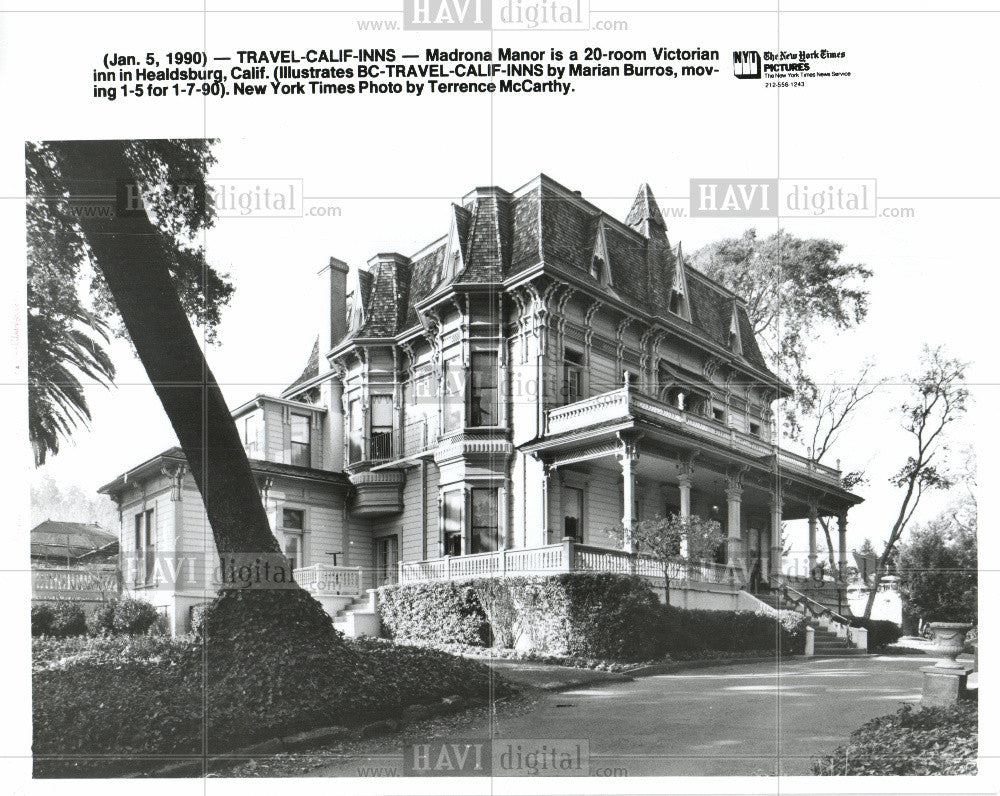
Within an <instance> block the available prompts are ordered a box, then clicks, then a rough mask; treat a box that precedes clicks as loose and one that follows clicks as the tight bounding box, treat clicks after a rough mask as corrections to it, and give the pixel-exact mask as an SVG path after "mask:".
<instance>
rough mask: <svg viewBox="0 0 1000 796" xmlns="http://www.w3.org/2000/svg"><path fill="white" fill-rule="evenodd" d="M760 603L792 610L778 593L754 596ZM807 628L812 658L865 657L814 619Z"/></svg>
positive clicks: (859, 650) (864, 652)
mask: <svg viewBox="0 0 1000 796" xmlns="http://www.w3.org/2000/svg"><path fill="white" fill-rule="evenodd" d="M754 596H755V597H756V598H757V599H758V600H760V601H761V602H762V603H766V604H767V605H770V606H771V607H772V608H776V609H778V610H780V611H783V610H794V608H793V607H792V606H791V605H788V604H786V603H785V601H784V600H782V599H781V595H780V593H778V592H764V593H762V594H755V595H754ZM809 626H810V627H811V628H812V629H813V632H814V634H815V635H814V636H813V657H816V658H819V657H823V658H833V657H836V658H839V657H842V656H854V655H866V654H867V651H866V650H863V649H859V648H858V647H855V646H854V645H853V644H851V642H850V641H848V640H847V639H846V638H841V637H840V636H838V635H837V634H836V633H835V632H834V631H832V630H828V629H827V628H825V627H823V625H821V624H820V623H819V622H818V621H817V620H816V619H809Z"/></svg>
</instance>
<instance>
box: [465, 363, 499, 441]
mask: <svg viewBox="0 0 1000 796" xmlns="http://www.w3.org/2000/svg"><path fill="white" fill-rule="evenodd" d="M498 398H499V396H498V394H497V355H496V352H495V351H475V352H473V354H472V385H471V390H470V394H469V425H470V426H497V425H499V424H500V416H499V413H498V411H497V410H498V409H499V400H498Z"/></svg>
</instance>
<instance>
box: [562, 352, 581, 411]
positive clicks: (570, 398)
mask: <svg viewBox="0 0 1000 796" xmlns="http://www.w3.org/2000/svg"><path fill="white" fill-rule="evenodd" d="M581 398H583V354H581V353H579V352H577V351H571V350H570V349H568V348H567V349H566V351H565V353H564V354H563V401H564V402H565V403H568V404H571V403H573V402H574V401H579V400H580V399H581Z"/></svg>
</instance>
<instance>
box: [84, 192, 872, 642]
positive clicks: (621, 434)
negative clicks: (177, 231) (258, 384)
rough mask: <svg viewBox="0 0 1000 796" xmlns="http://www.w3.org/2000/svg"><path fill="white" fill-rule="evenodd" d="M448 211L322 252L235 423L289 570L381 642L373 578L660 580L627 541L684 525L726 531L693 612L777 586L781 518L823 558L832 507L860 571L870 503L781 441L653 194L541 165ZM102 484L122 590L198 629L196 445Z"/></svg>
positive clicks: (776, 392)
mask: <svg viewBox="0 0 1000 796" xmlns="http://www.w3.org/2000/svg"><path fill="white" fill-rule="evenodd" d="M448 214H449V215H448V218H447V219H443V222H446V223H442V227H441V232H444V233H445V234H444V235H442V236H441V237H439V238H437V239H435V240H434V241H432V242H431V243H430V244H428V245H427V246H425V247H424V248H423V249H420V250H419V251H416V252H414V253H412V254H409V255H404V254H399V253H396V252H385V253H380V254H377V255H375V256H374V257H373V258H371V260H369V262H368V264H367V266H366V267H353V268H349V267H348V266H347V265H346V264H345V263H343V262H341V261H339V260H337V259H335V258H332V259H331V260H330V263H329V265H328V266H327V267H326V268H325V269H324V270H323V272H322V273H321V276H322V279H323V280H324V287H323V289H324V291H325V292H326V293H328V295H329V299H330V301H329V313H328V315H326V316H325V317H324V318H322V319H321V333H320V336H319V340H318V342H317V344H316V346H315V348H314V349H313V352H312V355H311V357H310V358H309V361H308V364H307V366H306V368H305V370H304V372H303V373H302V375H301V376H300V377H299V379H297V380H296V381H295V383H294V384H292V385H291V386H289V387H288V388H287V389H286V390H285V391H284V392H282V393H281V394H280V395H277V396H264V395H261V396H257V397H256V398H254V399H253V400H251V401H249V402H247V403H246V404H244V405H243V406H241V407H239V408H237V409H236V410H235V411H234V413H233V414H234V418H235V420H236V422H237V424H238V425H239V428H240V431H241V433H242V434H243V435H244V442H245V445H246V449H247V453H248V455H249V456H250V459H251V464H252V467H253V469H254V472H255V473H256V475H257V478H258V484H259V486H260V490H261V497H262V500H263V501H264V503H265V505H266V507H267V510H268V513H269V516H270V518H271V520H272V523H273V528H274V530H275V533H276V535H277V536H278V537H279V541H281V542H282V544H283V546H284V550H285V552H286V554H287V556H288V558H289V559H290V561H291V563H292V565H293V566H294V567H295V568H296V579H297V580H298V581H299V582H300V583H302V584H303V585H304V586H306V587H307V588H309V589H311V590H312V591H313V593H314V594H316V596H317V597H318V598H319V599H321V601H322V602H323V603H324V605H325V606H326V607H327V610H328V611H330V613H331V614H333V615H334V616H335V617H336V620H337V623H338V626H340V627H342V628H344V629H346V630H348V631H349V632H371V631H372V629H373V627H372V625H373V617H372V612H371V604H370V603H369V602H368V596H367V590H368V589H371V588H373V587H377V586H379V585H383V584H386V583H392V582H404V583H405V582H416V581H421V580H427V579H443V578H469V577H476V576H482V577H486V576H489V577H496V576H503V575H504V574H518V573H521V574H545V573H548V572H560V571H576V570H586V571H594V570H597V571H612V572H635V573H637V574H640V575H643V576H645V577H648V578H649V579H650V580H652V581H656V580H657V579H658V578H661V577H662V575H661V571H660V569H659V568H658V567H657V566H655V565H653V564H652V563H651V562H650V561H649V560H647V559H645V558H644V557H643V556H642V555H641V551H639V553H638V554H637V553H636V552H635V551H634V550H633V549H632V548H633V545H632V541H631V539H630V538H629V534H628V531H627V529H628V528H629V527H630V526H631V525H632V524H633V522H634V521H635V520H637V519H639V518H643V517H651V516H654V515H667V514H670V513H674V514H678V515H680V516H682V517H683V516H690V515H698V516H701V517H703V518H712V519H716V520H718V521H719V522H720V523H721V524H722V526H723V528H724V530H725V534H726V542H725V544H724V545H723V546H722V547H721V548H720V549H719V551H718V554H717V556H716V557H715V558H714V560H710V561H702V562H684V563H682V562H678V565H677V568H676V572H675V574H674V576H672V584H671V585H672V591H671V600H672V601H674V600H677V601H678V603H679V604H682V605H689V606H692V607H709V608H736V607H737V606H738V605H739V599H740V593H741V591H743V590H746V589H748V588H754V589H766V588H767V587H768V585H769V584H773V583H775V582H776V581H778V580H780V579H781V578H782V577H783V575H782V572H783V561H782V549H783V545H782V538H781V529H782V522H783V521H785V520H795V519H808V524H807V533H808V539H807V540H805V542H804V543H800V542H798V541H797V540H792V544H793V546H799V547H801V548H805V547H806V546H808V548H807V549H808V551H809V552H808V562H807V565H808V568H809V570H810V571H812V570H813V569H814V568H815V566H816V563H817V544H816V529H817V522H818V519H819V518H820V517H829V518H836V520H837V532H838V534H839V538H838V541H839V561H840V564H841V566H845V565H846V558H847V540H846V529H847V524H846V523H847V521H846V515H847V511H848V509H849V508H850V507H851V506H852V505H855V504H856V503H858V502H859V501H860V498H859V497H857V496H855V495H853V494H851V493H850V492H848V491H847V490H845V489H844V488H843V486H842V485H841V477H840V475H841V474H840V472H839V471H837V470H835V469H832V468H830V467H826V466H823V465H820V464H818V463H815V462H813V461H811V460H810V459H808V458H806V457H802V456H799V455H796V454H794V453H792V452H790V451H787V450H784V449H782V448H780V447H779V446H778V445H777V444H776V434H775V432H774V427H775V421H774V417H773V412H774V406H775V401H777V400H778V399H779V398H781V397H783V396H787V395H789V394H790V392H791V390H790V387H789V386H788V385H787V384H785V383H783V382H782V381H781V379H779V378H778V377H777V376H776V375H775V374H774V373H772V372H771V371H770V370H769V369H768V367H767V365H766V363H765V361H764V358H763V357H762V355H761V351H760V349H759V347H758V343H757V340H756V339H755V337H754V332H753V328H752V326H751V323H750V320H749V318H748V315H747V307H746V305H745V303H744V302H743V300H742V299H741V298H740V297H739V296H737V295H735V294H734V293H732V292H731V291H730V290H728V289H726V288H725V287H723V286H722V285H721V284H719V283H717V282H715V281H713V280H712V279H710V278H709V277H707V276H706V275H704V274H702V273H700V272H699V271H698V270H696V269H695V268H693V267H691V266H689V265H688V264H687V263H686V262H685V259H684V254H683V251H682V249H681V246H680V245H676V246H674V245H672V244H671V243H670V241H669V239H668V236H667V228H666V224H665V223H664V219H663V216H662V214H661V212H660V210H659V208H658V207H657V204H656V201H655V199H654V198H653V195H652V193H651V191H650V189H649V188H648V186H645V185H644V186H643V187H642V188H641V189H640V191H639V194H638V196H637V197H636V199H635V202H634V204H633V206H632V209H631V211H630V212H629V214H628V216H627V217H626V218H625V220H624V221H619V220H617V219H615V218H612V217H611V216H609V215H607V214H606V213H604V212H603V211H602V210H600V209H599V208H597V207H596V206H594V205H593V204H591V203H590V202H588V201H587V200H586V199H584V198H583V197H581V196H580V195H579V193H577V192H574V191H572V190H569V189H567V188H565V187H563V186H561V185H559V184H558V183H556V182H555V181H553V180H551V179H550V178H548V177H546V176H544V175H540V176H539V177H537V178H536V179H534V180H532V181H531V182H529V183H528V184H527V185H524V186H522V187H521V188H519V189H517V190H515V191H513V192H508V191H506V190H504V189H502V188H498V187H492V186H491V187H485V188H477V189H475V190H473V191H472V192H471V193H469V194H468V195H467V196H465V197H464V199H463V200H462V202H461V204H454V205H452V206H451V207H450V209H449V211H448ZM103 491H105V492H107V493H108V494H110V495H112V496H113V497H114V498H115V499H116V500H117V501H118V502H119V505H120V506H121V512H122V550H123V555H124V556H125V557H126V558H128V559H129V560H131V561H133V562H138V563H137V564H135V565H134V566H133V567H132V571H131V573H127V575H126V581H127V583H126V585H127V586H129V587H130V588H132V589H133V590H135V591H137V592H143V593H145V594H146V596H147V598H148V599H151V600H152V601H154V602H157V604H160V605H162V606H163V608H164V609H165V610H166V611H167V612H168V613H169V615H170V616H171V617H172V618H173V622H174V625H175V627H176V628H177V629H179V630H180V629H183V628H184V627H185V626H186V623H187V621H188V620H187V612H188V610H189V608H190V607H191V606H192V605H195V604H196V603H198V602H203V601H204V600H205V599H206V595H208V596H211V595H210V592H211V589H210V582H209V581H210V576H209V574H208V572H207V571H205V570H204V569H202V570H199V571H197V572H195V571H192V572H191V573H190V574H189V575H187V574H183V571H184V570H183V561H182V559H185V556H186V555H187V554H192V555H195V554H198V553H205V552H206V551H208V552H211V546H212V541H211V535H210V533H208V529H207V528H206V524H205V520H204V514H203V510H202V507H201V503H200V498H199V496H198V492H197V490H196V489H195V487H194V483H193V481H192V480H191V478H190V475H189V474H187V473H186V472H185V464H184V461H183V456H182V455H181V454H180V452H179V450H177V449H173V450H170V451H166V452H165V453H163V454H161V455H160V456H157V457H154V458H153V459H151V460H149V461H147V462H145V463H144V464H142V465H139V466H138V467H136V468H134V469H132V470H130V471H128V472H127V473H125V474H123V475H122V476H120V477H119V478H117V479H116V480H115V481H113V482H111V483H110V484H108V485H106V486H105V487H104V488H103ZM161 554H162V555H161ZM163 558H167V559H170V560H169V561H166V562H163V561H161V559H163ZM171 562H172V564H171ZM168 565H169V566H168ZM170 569H173V570H175V572H174V573H173V574H171V573H170V572H167V571H166V570H170ZM177 572H181V573H182V574H181V575H180V576H178V575H177Z"/></svg>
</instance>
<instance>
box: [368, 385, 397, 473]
mask: <svg viewBox="0 0 1000 796" xmlns="http://www.w3.org/2000/svg"><path fill="white" fill-rule="evenodd" d="M368 458H369V459H391V458H392V396H391V395H373V396H372V427H371V447H370V448H369V449H368Z"/></svg>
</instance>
